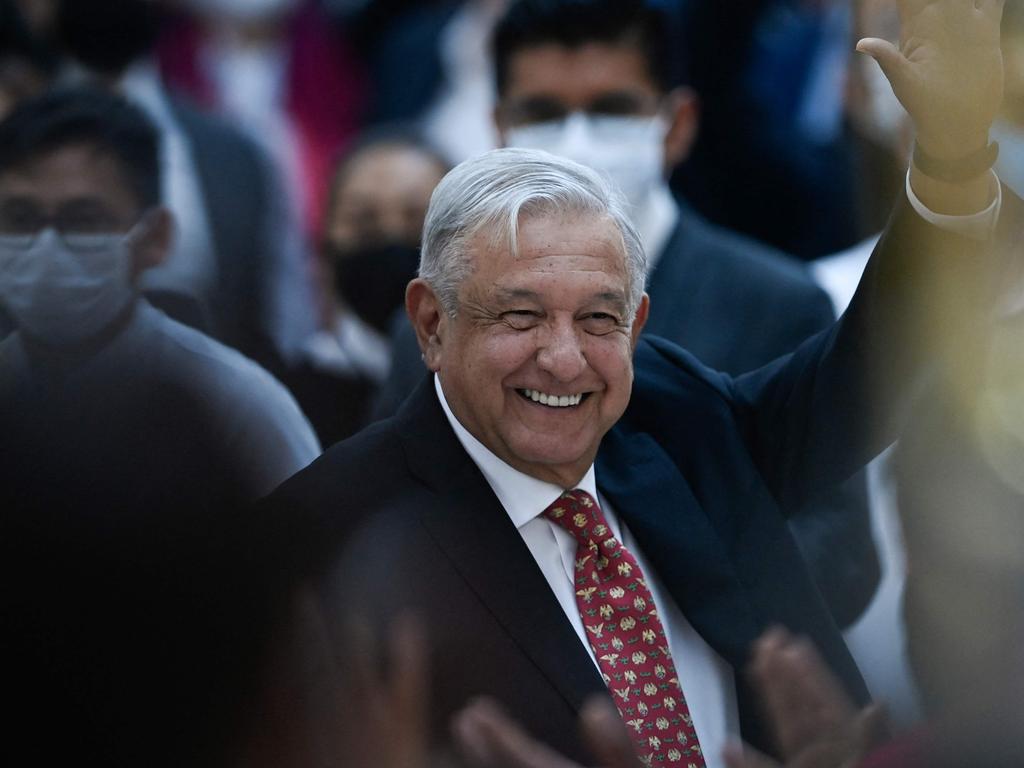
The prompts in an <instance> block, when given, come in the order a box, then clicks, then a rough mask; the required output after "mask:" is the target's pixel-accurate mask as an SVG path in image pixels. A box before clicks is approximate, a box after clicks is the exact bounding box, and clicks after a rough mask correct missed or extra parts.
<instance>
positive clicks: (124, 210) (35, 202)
mask: <svg viewBox="0 0 1024 768" xmlns="http://www.w3.org/2000/svg"><path fill="white" fill-rule="evenodd" d="M141 213H142V211H141V210H140V207H139V204H138V202H137V200H136V198H135V196H134V195H133V194H132V192H131V189H130V187H129V185H128V183H127V181H126V179H125V178H124V175H123V173H122V172H121V170H120V168H119V166H118V164H117V161H116V160H114V159H113V158H112V157H110V156H109V155H107V154H105V153H102V152H99V151H97V150H96V149H95V148H93V147H91V146H89V145H86V144H72V145H68V146H66V147H62V148H59V149H56V150H54V151H53V152H50V153H48V154H46V155H44V156H42V157H40V158H39V159H37V160H33V161H30V162H28V163H26V164H25V165H23V166H21V167H19V168H14V169H12V170H9V171H7V172H6V173H3V174H0V234H3V235H25V234H34V233H38V232H40V231H41V230H43V229H46V228H47V227H54V228H56V229H57V231H58V232H59V233H60V234H62V235H68V234H84V235H99V234H112V233H118V232H120V233H123V232H128V231H129V230H130V229H131V228H132V226H133V225H134V224H135V223H136V222H137V221H138V219H139V217H140V215H141ZM146 255H147V254H146V248H145V247H144V245H143V246H140V247H138V248H136V249H135V250H134V252H133V259H134V261H133V264H132V265H131V266H132V268H131V270H130V273H131V276H132V277H133V278H134V277H135V276H136V275H137V274H138V272H140V271H141V270H142V269H143V268H145V266H148V262H147V261H146V258H145V257H146Z"/></svg>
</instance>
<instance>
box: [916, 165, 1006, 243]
mask: <svg viewBox="0 0 1024 768" xmlns="http://www.w3.org/2000/svg"><path fill="white" fill-rule="evenodd" d="M989 175H990V179H991V181H990V183H991V185H992V186H993V187H994V188H995V191H994V195H993V200H992V204H991V205H989V207H988V208H986V209H985V210H983V211H979V212H978V213H972V214H971V215H969V216H947V215H945V214H941V213H935V211H933V210H931V209H930V208H928V207H926V206H925V204H924V203H922V202H921V200H920V199H919V198H918V196H917V195H915V194H914V188H913V187H912V186H911V185H910V171H907V182H906V184H907V197H908V198H909V199H910V204H911V205H912V206H913V207H914V210H915V211H917V215H918V216H920V217H921V218H922V219H924V220H925V221H927V222H928V223H929V224H932V225H934V226H936V227H938V228H939V229H942V230H945V231H946V232H951V233H953V234H954V235H962V236H964V237H969V238H971V239H973V240H988V238H989V237H991V236H992V232H993V231H994V230H995V228H996V222H998V221H999V211H1000V209H1001V208H1002V207H1003V188H1002V185H1001V184H1000V183H999V177H998V176H996V173H995V171H989Z"/></svg>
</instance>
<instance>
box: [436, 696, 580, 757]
mask: <svg viewBox="0 0 1024 768" xmlns="http://www.w3.org/2000/svg"><path fill="white" fill-rule="evenodd" d="M453 731H454V734H455V739H456V744H457V746H458V747H459V748H460V749H461V750H462V751H463V754H464V755H465V757H467V758H468V759H469V760H471V761H472V762H474V763H476V764H477V765H481V766H487V767H488V768H495V767H496V766H497V767H500V768H580V766H578V765H576V763H573V762H572V761H571V760H569V759H567V758H565V757H563V756H562V755H560V754H559V753H557V752H556V751H555V750H553V749H551V748H550V747H548V746H547V745H545V744H542V743H541V742H539V741H537V740H536V739H534V738H533V737H532V736H530V735H529V734H528V733H527V732H526V731H525V730H523V729H522V728H521V727H520V726H519V724H518V723H516V722H515V721H514V720H512V718H510V717H509V716H508V715H506V714H505V713H504V711H503V710H502V709H501V708H500V707H499V706H498V705H497V703H496V702H494V701H492V700H490V699H478V700H477V701H475V702H473V703H472V704H470V705H469V706H468V707H466V709H464V710H463V711H462V712H460V713H459V714H458V715H456V718H455V721H454V723H453Z"/></svg>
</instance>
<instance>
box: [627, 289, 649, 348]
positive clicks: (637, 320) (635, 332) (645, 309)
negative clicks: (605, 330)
mask: <svg viewBox="0 0 1024 768" xmlns="http://www.w3.org/2000/svg"><path fill="white" fill-rule="evenodd" d="M650 311H651V297H650V296H648V295H647V292H646V291H645V292H644V295H643V296H642V297H641V298H640V306H639V307H637V309H636V317H634V318H633V327H632V328H630V329H629V335H630V337H631V338H632V339H633V346H634V347H635V346H636V343H637V340H639V338H640V332H641V331H642V330H643V329H644V326H645V325H647V315H648V314H649V313H650Z"/></svg>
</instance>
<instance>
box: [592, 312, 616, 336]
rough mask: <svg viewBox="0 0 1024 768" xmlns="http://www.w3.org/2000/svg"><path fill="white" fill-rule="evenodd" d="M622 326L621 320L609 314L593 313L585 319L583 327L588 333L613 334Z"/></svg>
mask: <svg viewBox="0 0 1024 768" xmlns="http://www.w3.org/2000/svg"><path fill="white" fill-rule="evenodd" d="M619 325H620V323H619V318H617V317H616V316H615V315H610V314H608V313H607V312H593V313H592V314H589V315H587V316H585V317H584V318H583V326H584V328H585V329H586V331H587V333H593V334H598V335H600V334H605V333H611V332H612V331H614V330H615V329H616V328H618V327H619Z"/></svg>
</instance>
